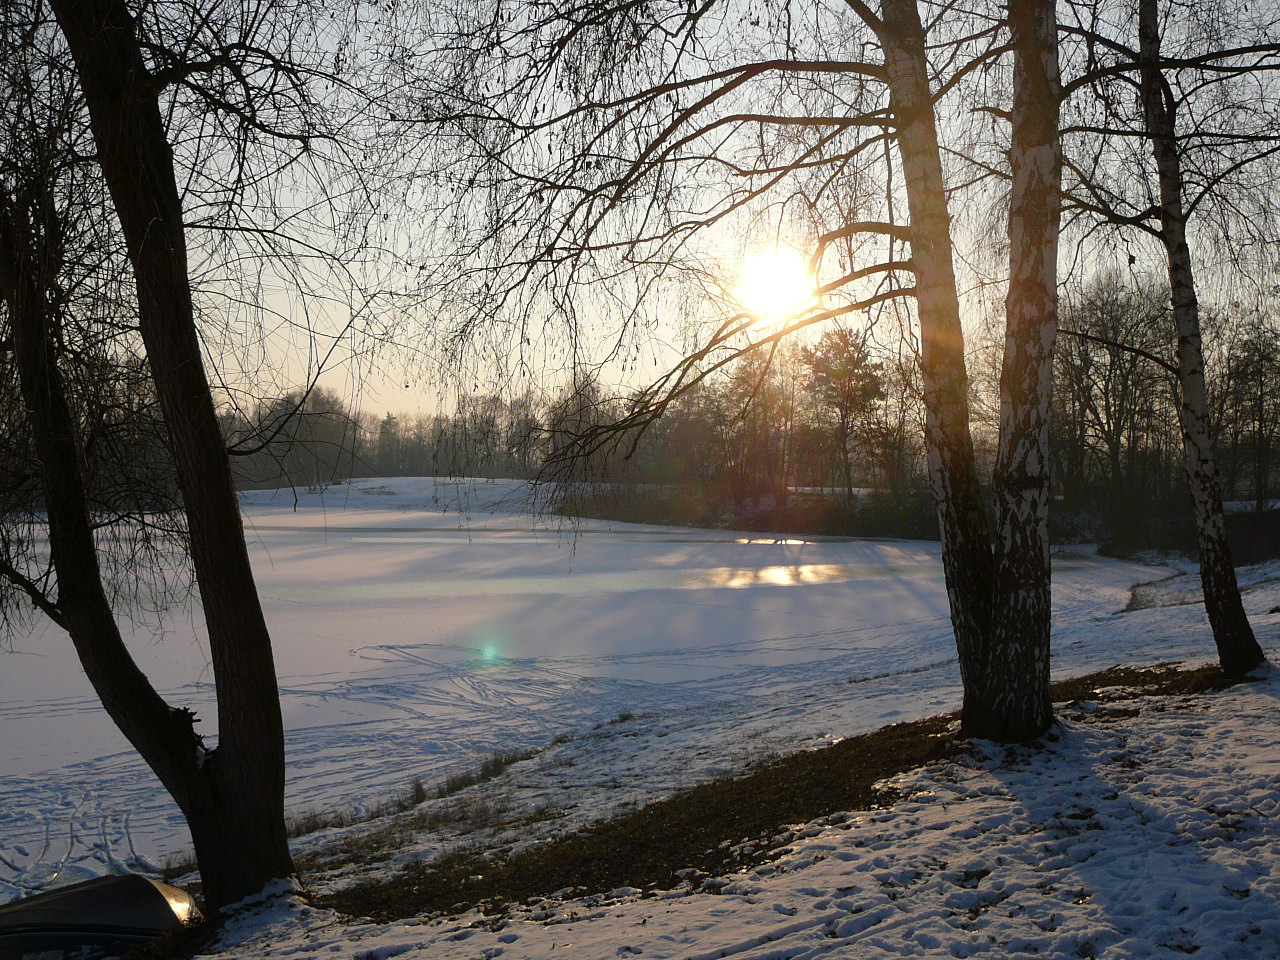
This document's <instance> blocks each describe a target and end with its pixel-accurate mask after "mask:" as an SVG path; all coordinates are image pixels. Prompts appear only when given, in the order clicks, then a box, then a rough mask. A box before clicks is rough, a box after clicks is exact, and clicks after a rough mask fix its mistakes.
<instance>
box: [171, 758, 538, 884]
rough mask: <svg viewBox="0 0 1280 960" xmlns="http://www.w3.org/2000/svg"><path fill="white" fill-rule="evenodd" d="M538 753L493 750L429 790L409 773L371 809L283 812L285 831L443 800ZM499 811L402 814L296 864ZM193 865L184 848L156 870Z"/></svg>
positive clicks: (488, 819) (178, 872) (476, 806)
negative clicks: (398, 790)
mask: <svg viewBox="0 0 1280 960" xmlns="http://www.w3.org/2000/svg"><path fill="white" fill-rule="evenodd" d="M537 753H538V751H537V750H507V751H499V752H496V753H494V754H492V755H491V756H489V757H488V758H486V759H485V760H484V761H483V762H482V763H481V764H480V766H479V767H477V768H476V769H474V770H468V771H464V772H462V773H456V774H452V775H451V776H449V777H446V778H445V780H444V781H443V782H442V783H440V784H439V785H437V786H436V787H435V788H434V790H433V789H429V788H428V787H427V786H426V785H425V784H424V783H423V782H422V780H421V778H419V777H414V779H413V782H412V783H410V784H409V788H408V790H406V791H405V793H403V794H402V795H400V796H398V797H394V798H392V799H391V800H388V801H386V802H385V803H381V804H378V805H377V806H375V807H373V808H372V809H370V808H355V807H350V808H346V809H341V810H300V811H297V812H295V813H292V814H289V815H288V816H287V817H285V822H284V827H285V833H286V834H287V835H288V837H289V838H290V839H293V838H295V837H305V836H307V835H308V834H312V833H318V832H319V831H321V830H331V829H340V828H343V827H353V826H355V825H356V824H360V823H371V822H373V821H374V820H382V819H384V818H386V817H394V816H395V815H396V814H402V813H408V812H409V811H411V810H414V809H415V808H417V807H419V806H421V805H422V804H423V803H425V802H426V801H427V800H429V799H430V798H431V797H435V798H436V799H444V798H445V797H448V796H451V795H452V794H455V793H458V792H459V791H461V790H465V789H466V788H467V787H473V786H475V785H476V784H478V783H484V782H485V781H487V780H492V779H493V778H494V777H497V776H499V775H500V774H501V773H502V772H503V771H504V770H506V769H507V767H509V766H511V764H513V763H518V762H519V761H521V760H528V759H529V758H530V757H533V756H535V755H537ZM500 814H501V810H499V809H498V807H497V806H496V805H493V804H485V803H478V802H467V803H458V804H451V805H449V806H447V807H445V808H441V809H434V810H431V811H430V812H428V813H426V814H423V815H422V816H417V817H409V818H405V819H401V820H398V821H395V822H393V823H390V824H387V825H385V826H382V827H379V828H378V829H376V830H373V831H370V832H369V833H364V834H361V836H360V837H359V838H357V839H356V840H354V841H340V842H338V843H335V844H332V845H330V846H329V847H326V848H325V852H324V854H322V855H312V856H310V857H306V856H304V857H299V858H297V859H298V866H299V867H300V868H302V867H306V866H307V865H308V864H310V865H312V866H314V865H316V864H317V863H322V862H326V861H332V860H333V858H334V857H335V856H337V857H342V856H347V857H350V858H351V859H361V858H360V856H359V854H360V851H361V849H362V848H367V849H369V850H372V851H374V852H380V851H383V850H388V849H391V848H392V847H393V846H394V845H395V844H396V843H397V842H399V841H401V840H403V839H404V838H406V837H407V836H409V835H411V834H412V833H413V832H415V831H418V830H430V829H438V828H440V827H443V826H454V827H456V826H459V825H463V826H467V825H470V826H471V827H472V828H473V829H477V828H479V827H481V826H485V825H487V824H489V823H492V822H493V821H494V820H496V819H497V818H498V817H499V816H500ZM195 870H196V859H195V854H194V853H190V852H188V853H183V854H178V855H176V856H169V857H166V858H165V862H164V866H163V867H161V869H160V878H161V879H162V880H163V881H164V882H165V883H173V882H174V881H175V880H177V879H178V878H180V877H184V876H186V875H187V874H189V873H194V872H195Z"/></svg>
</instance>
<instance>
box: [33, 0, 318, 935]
mask: <svg viewBox="0 0 1280 960" xmlns="http://www.w3.org/2000/svg"><path fill="white" fill-rule="evenodd" d="M51 2H52V7H53V10H54V14H55V16H56V18H57V21H58V25H59V27H60V28H61V30H62V32H63V34H64V36H65V37H66V40H67V43H68V46H69V48H70V50H71V54H72V57H73V59H74V60H75V64H76V69H77V72H78V75H79V79H80V86H81V90H82V92H83V94H84V97H85V101H86V104H87V106H88V109H89V115H90V120H91V124H92V128H93V133H94V139H95V141H96V144H97V149H98V157H97V159H98V162H99V164H100V166H101V168H102V172H103V176H104V178H105V180H106V183H107V186H108V188H109V190H110V192H111V196H112V200H113V202H114V205H115V208H116V213H117V215H118V216H119V219H120V225H121V228H122V230H123V232H124V237H125V241H126V244H127V246H128V250H129V258H130V260H131V261H132V263H133V268H134V274H135V279H136V283H137V290H138V309H139V326H140V329H141V333H142V338H143V341H144V343H145V345H146V348H147V361H148V364H149V366H150V370H151V374H152V377H153V379H154V381H155V385H156V391H157V396H158V399H159V405H160V409H161V412H162V413H163V416H164V420H165V423H166V425H167V428H168V431H169V435H170V439H171V441H172V445H173V450H174V462H175V467H176V471H177V478H178V484H179V487H180V489H181V491H182V497H183V506H184V510H185V512H186V515H187V522H188V527H189V531H190V537H191V558H192V562H193V565H194V568H195V574H196V579H197V582H198V584H199V588H200V598H201V603H202V605H203V609H204V614H205V620H206V623H207V629H208V637H209V651H210V655H211V658H212V660H213V670H214V677H215V681H216V684H217V697H218V717H219V731H218V745H217V747H216V749H214V750H212V751H210V752H209V753H208V754H207V756H206V755H204V754H202V755H201V756H200V757H199V759H200V761H201V762H200V763H199V764H198V775H197V776H196V777H195V778H193V779H192V780H191V781H190V782H189V784H188V785H189V789H186V790H183V791H180V792H179V793H175V799H176V800H177V801H178V803H179V806H181V807H182V810H183V812H184V813H185V814H186V817H187V823H188V825H189V826H190V828H191V835H192V840H193V842H194V844H195V849H196V857H197V859H198V861H199V864H200V871H201V876H202V878H203V882H204V895H205V899H206V901H207V902H208V904H209V905H210V907H211V908H212V909H213V910H218V909H220V908H222V907H224V906H226V905H228V904H230V903H233V902H235V901H237V900H240V899H243V898H244V897H246V896H249V895H251V894H253V893H256V892H258V891H259V890H261V889H262V888H263V886H264V885H265V884H266V883H268V882H269V881H271V880H273V879H276V878H281V877H287V876H289V875H291V874H292V873H293V863H292V860H291V857H290V854H289V847H288V842H287V840H286V836H285V827H284V734H283V723H282V721H281V716H280V701H279V695H278V691H277V687H276V678H275V667H274V664H273V660H272V655H271V643H270V637H269V636H268V633H267V627H266V622H265V620H264V618H263V615H262V608H261V605H260V603H259V600H258V594H257V589H256V587H255V585H254V580H253V573H252V570H251V569H250V566H249V557H248V551H247V549H246V547H245V541H244V530H243V527H242V525H241V521H240V511H239V505H238V503H237V502H236V497H235V490H234V487H233V484H232V480H231V472H230V466H229V464H228V461H227V456H226V451H225V449H224V446H223V440H222V435H221V433H220V431H219V428H218V422H217V418H216V415H215V412H214V407H213V400H212V396H211V394H210V390H209V384H208V380H207V379H206V376H205V372H204V365H203V357H202V354H201V350H200V342H199V338H198V336H197V333H196V328H195V321H194V315H193V310H192V301H191V286H190V280H189V277H188V274H187V253H186V238H185V233H184V226H183V219H182V208H181V202H180V200H179V196H178V190H177V185H176V182H175V177H174V169H173V155H172V153H171V151H170V148H169V144H168V142H167V140H166V138H165V130H164V124H163V122H162V119H161V115H160V109H159V104H158V100H157V97H158V94H159V84H158V83H156V81H155V80H154V78H152V77H151V76H150V75H149V73H148V72H147V68H146V65H145V63H144V61H143V58H142V54H141V51H140V48H139V44H138V38H137V36H136V33H135V25H134V22H133V20H132V18H131V16H130V13H129V11H128V8H127V7H126V6H125V4H124V3H123V2H122V0H51ZM68 587H69V585H68ZM196 759H197V758H196V756H195V755H194V754H192V756H191V759H190V760H189V761H188V763H190V764H195V761H196ZM157 773H158V774H159V775H160V777H161V779H162V780H163V781H165V783H166V785H167V784H169V783H170V782H171V781H172V780H174V779H175V778H176V777H177V776H178V773H179V772H177V771H164V770H160V769H157Z"/></svg>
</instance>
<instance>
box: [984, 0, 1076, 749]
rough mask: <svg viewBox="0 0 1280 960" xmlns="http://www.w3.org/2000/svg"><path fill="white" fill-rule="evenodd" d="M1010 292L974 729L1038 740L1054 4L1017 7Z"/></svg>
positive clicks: (1012, 10) (1052, 287)
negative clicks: (984, 655) (991, 571)
mask: <svg viewBox="0 0 1280 960" xmlns="http://www.w3.org/2000/svg"><path fill="white" fill-rule="evenodd" d="M1009 24H1010V32H1011V37H1012V42H1013V47H1014V76H1013V117H1012V137H1011V144H1010V149H1009V165H1010V170H1011V173H1012V182H1011V185H1010V193H1009V290H1008V294H1007V297H1006V301H1005V316H1006V319H1005V345H1004V361H1003V365H1002V367H1001V371H1000V445H999V449H998V452H997V456H996V468H995V483H994V487H995V502H996V516H997V517H998V520H997V524H998V529H997V532H996V576H995V611H996V615H995V621H994V624H993V645H994V654H995V655H994V656H993V657H992V659H991V662H990V664H989V667H990V669H989V670H988V673H987V675H986V678H985V679H986V680H987V682H988V686H987V687H986V688H985V689H984V695H983V698H982V700H981V701H980V702H981V703H982V705H983V707H984V708H985V709H984V712H983V713H982V714H980V715H978V716H975V717H974V718H973V722H972V727H973V729H974V732H975V733H979V734H981V735H983V736H993V735H995V734H996V733H999V734H1001V735H1002V738H1009V739H1014V740H1031V739H1034V738H1035V737H1038V736H1040V734H1042V733H1044V732H1045V730H1047V729H1048V727H1049V724H1050V723H1051V722H1052V720H1053V711H1052V706H1051V704H1050V700H1049V632H1050V613H1051V602H1050V601H1051V597H1050V567H1049V416H1050V409H1051V401H1052V390H1053V347H1054V343H1055V341H1056V339H1057V333H1058V210H1059V205H1060V201H1059V193H1060V189H1061V159H1060V156H1059V153H1058V103H1059V100H1060V99H1061V92H1060V87H1059V83H1058V45H1057V35H1056V33H1057V19H1056V17H1055V14H1054V6H1053V0H1013V2H1012V3H1010V5H1009Z"/></svg>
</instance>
